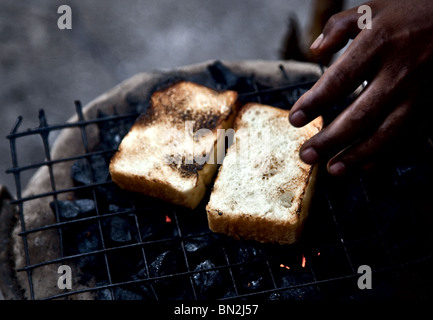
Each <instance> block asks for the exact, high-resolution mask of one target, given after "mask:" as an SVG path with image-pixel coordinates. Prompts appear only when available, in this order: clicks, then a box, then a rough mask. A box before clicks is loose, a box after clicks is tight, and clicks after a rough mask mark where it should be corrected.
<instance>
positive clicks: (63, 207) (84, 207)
mask: <svg viewBox="0 0 433 320" xmlns="http://www.w3.org/2000/svg"><path fill="white" fill-rule="evenodd" d="M50 207H51V210H52V211H53V212H54V213H55V212H56V203H55V202H54V201H52V202H50ZM57 208H58V210H59V212H58V213H59V217H60V219H61V221H65V220H73V219H78V218H81V217H84V216H90V215H91V213H93V212H94V211H95V203H94V201H93V200H91V199H78V200H73V201H69V200H65V201H57Z"/></svg>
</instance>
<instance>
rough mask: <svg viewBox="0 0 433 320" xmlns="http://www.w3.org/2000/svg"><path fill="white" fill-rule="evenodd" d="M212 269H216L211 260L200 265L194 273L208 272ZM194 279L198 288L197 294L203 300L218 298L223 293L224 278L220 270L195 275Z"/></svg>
mask: <svg viewBox="0 0 433 320" xmlns="http://www.w3.org/2000/svg"><path fill="white" fill-rule="evenodd" d="M212 268H215V265H214V264H213V263H212V262H211V261H210V260H205V261H203V262H202V263H200V264H199V265H198V266H197V267H196V268H195V269H194V271H201V270H208V269H212ZM192 279H193V281H194V284H195V286H196V293H197V294H198V296H199V297H201V298H207V299H209V298H216V295H218V293H220V292H221V289H222V288H221V285H222V283H223V282H222V281H223V278H222V275H221V273H220V271H219V270H209V271H203V272H198V273H194V275H193V276H192Z"/></svg>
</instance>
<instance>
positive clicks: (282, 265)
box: [280, 264, 290, 270]
mask: <svg viewBox="0 0 433 320" xmlns="http://www.w3.org/2000/svg"><path fill="white" fill-rule="evenodd" d="M280 267H281V268H286V269H287V270H290V267H289V266H285V265H284V264H280Z"/></svg>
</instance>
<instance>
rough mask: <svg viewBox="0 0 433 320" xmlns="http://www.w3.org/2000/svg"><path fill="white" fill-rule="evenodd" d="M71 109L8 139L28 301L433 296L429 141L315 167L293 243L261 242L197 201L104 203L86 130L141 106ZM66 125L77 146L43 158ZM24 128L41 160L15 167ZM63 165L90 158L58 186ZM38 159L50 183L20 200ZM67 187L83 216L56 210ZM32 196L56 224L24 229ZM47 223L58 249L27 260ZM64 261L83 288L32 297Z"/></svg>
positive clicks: (266, 92) (257, 94)
mask: <svg viewBox="0 0 433 320" xmlns="http://www.w3.org/2000/svg"><path fill="white" fill-rule="evenodd" d="M283 71H284V70H283ZM312 84H313V83H312V82H306V83H298V84H295V85H293V84H291V85H288V86H283V87H277V88H267V89H262V90H260V89H259V86H258V85H257V84H255V89H256V90H255V91H254V92H248V93H243V94H242V95H243V97H244V98H245V99H252V100H255V101H258V102H262V101H265V102H266V101H267V100H268V99H269V97H272V95H275V93H276V92H279V93H281V92H283V93H285V94H293V92H294V91H295V90H300V89H306V88H308V87H310V86H311V85H312ZM300 93H302V92H298V94H300ZM76 114H77V117H78V121H76V122H73V123H66V124H63V125H48V123H47V119H46V116H45V114H44V112H43V111H41V112H40V114H39V120H40V125H39V127H38V128H36V129H31V130H27V131H19V126H20V123H21V118H19V119H18V121H17V124H16V125H15V127H14V128H13V130H12V132H11V134H10V135H9V136H8V139H9V141H10V148H11V155H12V165H13V167H12V169H10V170H8V172H9V173H11V174H13V175H14V178H15V183H16V190H17V194H16V200H14V201H13V203H14V204H16V205H17V208H18V211H19V218H20V223H21V228H22V230H21V232H20V233H19V235H20V236H21V237H22V241H23V246H24V254H25V266H24V267H22V268H20V269H18V270H17V271H18V272H24V273H26V275H27V279H28V284H29V292H30V298H31V299H59V298H73V297H74V296H78V295H79V294H82V293H89V294H93V297H94V298H98V299H151V300H164V299H179V298H182V299H194V300H197V299H209V298H212V299H214V298H215V299H233V298H243V299H248V298H253V297H254V298H257V297H259V298H262V299H271V300H275V299H322V298H335V299H369V298H393V297H395V296H396V295H399V296H401V295H402V294H403V295H405V296H409V297H412V298H419V297H421V298H432V293H431V292H430V291H429V290H428V289H426V288H427V287H428V285H429V283H430V284H431V283H433V278H432V275H431V274H430V273H429V272H428V271H423V270H429V268H430V270H431V266H433V249H432V248H433V239H432V237H431V234H429V230H431V227H433V219H432V217H431V216H433V215H431V213H433V206H432V205H431V203H429V201H428V199H429V198H428V195H429V194H430V195H431V193H432V191H433V187H432V186H433V185H432V183H431V181H432V178H433V166H432V165H431V164H432V163H433V162H432V161H431V160H432V152H431V149H429V147H428V146H426V145H424V144H423V145H422V146H423V149H422V152H420V155H418V156H412V157H409V158H408V159H399V160H400V161H397V162H396V163H395V164H392V165H390V166H388V167H386V168H383V170H381V171H380V172H379V173H375V174H374V175H371V174H368V173H361V174H357V175H353V176H350V177H347V178H345V179H333V178H331V177H329V176H328V175H327V174H326V173H325V171H326V170H324V168H321V169H322V170H320V172H321V173H320V175H319V178H318V179H319V180H318V186H317V192H316V194H315V197H314V202H313V207H312V208H311V213H310V216H309V218H308V221H307V224H306V226H305V230H304V234H303V237H302V239H301V241H300V242H299V243H297V244H295V245H291V246H279V245H265V244H259V243H255V242H252V241H236V240H233V239H231V238H228V237H225V236H222V235H216V234H214V233H212V232H210V231H209V230H208V229H207V221H206V214H205V213H204V210H205V209H204V205H201V206H199V207H198V208H197V209H196V212H190V211H189V210H186V209H183V208H179V207H176V206H171V205H169V204H165V203H162V202H160V201H158V200H154V199H150V198H146V197H144V198H143V197H142V198H140V200H138V202H137V198H135V197H134V196H128V195H125V202H124V203H123V204H122V205H121V206H120V205H109V206H107V204H106V203H105V201H106V199H107V192H121V191H118V190H117V189H116V186H115V185H114V183H113V182H112V181H111V180H110V179H107V180H106V181H101V179H99V178H98V177H95V172H94V169H93V163H92V161H93V160H94V157H99V156H102V157H110V156H111V155H112V154H113V153H114V152H115V151H116V149H115V148H114V149H102V150H93V149H91V147H90V144H89V139H88V134H87V131H86V128H87V127H88V126H90V125H95V124H96V125H101V124H102V125H103V124H115V123H117V122H119V121H125V120H128V121H133V120H134V119H135V118H136V117H137V116H138V114H137V113H131V114H122V115H110V116H108V115H106V116H101V117H99V118H97V119H85V118H84V116H83V112H82V107H81V104H80V103H79V102H76ZM65 128H77V129H78V130H79V132H80V134H81V137H80V139H81V143H82V147H83V150H84V153H83V154H79V155H76V156H73V157H67V158H61V159H51V150H50V144H49V135H50V133H52V132H53V131H58V130H62V129H65ZM27 136H39V137H40V138H41V140H42V146H43V150H44V155H45V160H44V161H42V162H39V163H36V164H31V165H26V166H21V165H20V162H19V159H18V151H17V146H16V142H17V141H18V140H20V139H21V138H23V137H27ZM71 161H75V162H76V161H84V162H85V163H86V164H87V165H88V167H89V168H90V177H89V178H90V182H89V183H87V184H84V185H75V186H73V187H71V188H66V189H62V188H60V189H59V188H58V187H57V183H56V179H57V177H56V176H55V172H54V167H55V166H56V165H57V164H59V163H64V162H71ZM40 167H47V169H48V171H47V172H48V175H49V178H50V185H51V190H50V191H48V192H43V193H40V194H36V195H31V196H25V197H24V196H23V194H22V190H23V187H22V184H21V175H22V174H23V173H24V172H26V171H29V170H34V169H37V168H40ZM101 190H102V193H101ZM107 190H108V191H107ZM113 190H114V191H113ZM69 193H74V194H75V195H78V196H77V199H79V198H80V196H79V195H80V194H83V193H85V194H86V198H87V199H90V200H91V201H92V202H93V204H94V209H92V213H91V214H88V215H86V216H78V217H76V218H71V219H65V218H62V217H61V212H62V208H61V206H62V201H60V200H59V199H58V198H59V196H60V195H63V194H69ZM101 194H102V195H101ZM414 196H416V198H414ZM39 198H52V202H51V204H52V206H51V209H52V211H53V213H54V215H55V223H52V224H47V225H42V226H40V227H37V228H30V229H29V228H28V227H27V225H26V215H27V214H29V213H28V212H26V211H25V210H26V209H25V206H24V204H25V203H26V202H30V201H32V200H35V199H39ZM47 210H49V208H47ZM150 216H153V217H155V220H152V218H149V217H150ZM117 218H121V219H120V220H119V219H117ZM148 218H149V219H150V220H147V219H148ZM116 219H117V220H116ZM125 221H127V222H128V223H125ZM149 221H150V222H149ZM149 223H150V224H152V223H154V224H155V225H158V228H159V229H158V232H156V235H155V234H152V235H151V236H149V235H148V234H147V233H146V232H145V231H146V227H147V226H148V225H149ZM107 226H108V228H109V227H110V226H111V228H112V229H113V228H120V230H123V232H124V233H126V234H129V236H128V237H129V238H128V239H126V240H127V241H123V240H124V239H123V240H122V241H123V242H122V241H121V242H117V243H116V242H115V241H113V239H112V238H110V235H109V234H108V233H109V232H110V231H109V229H107ZM113 226H114V227H113ZM429 228H430V229H429ZM50 230H51V231H55V232H56V233H57V239H58V241H59V255H58V256H57V257H55V258H53V259H51V258H50V259H47V260H41V261H38V262H34V261H31V259H30V256H31V254H30V252H29V250H31V246H30V245H29V236H30V235H32V234H38V233H41V232H42V233H43V232H48V231H50ZM83 230H87V231H86V235H87V238H86V241H87V242H88V243H90V245H89V247H88V248H86V249H85V250H81V251H80V250H77V249H76V248H71V246H72V244H71V241H70V240H68V239H69V238H71V234H73V236H74V237H79V236H80V234H81V233H83ZM107 230H108V231H107ZM111 237H112V236H111ZM74 239H76V238H74ZM32 241H34V240H33V239H32ZM62 264H66V265H68V264H74V265H79V267H80V269H81V270H84V271H83V274H82V275H77V276H79V277H81V279H80V280H79V281H78V283H79V284H80V282H81V284H82V283H87V284H86V285H81V286H80V285H78V288H76V287H75V288H72V289H71V290H67V289H66V290H60V289H59V290H58V293H56V294H51V295H49V296H38V295H37V294H35V290H36V288H35V281H34V276H33V275H34V272H35V270H37V269H39V268H43V267H46V266H53V267H54V266H58V265H62ZM360 265H368V266H370V267H371V268H372V270H373V279H374V280H373V281H374V282H373V289H372V290H360V289H359V288H358V286H357V280H358V278H359V276H360V274H358V267H359V266H360ZM53 270H57V268H54V269H53ZM74 276H75V275H74ZM89 279H91V280H89ZM92 279H93V280H92ZM86 281H87V282H86ZM413 281H415V283H416V285H413ZM88 283H91V284H90V285H89V284H88ZM409 284H411V285H409ZM38 285H40V282H38ZM47 285H50V286H53V284H52V283H50V284H47ZM74 286H75V284H74Z"/></svg>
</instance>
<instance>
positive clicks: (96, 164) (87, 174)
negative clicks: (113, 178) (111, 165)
mask: <svg viewBox="0 0 433 320" xmlns="http://www.w3.org/2000/svg"><path fill="white" fill-rule="evenodd" d="M89 161H90V163H91V166H90V165H89ZM71 174H72V179H73V180H74V181H75V183H77V184H78V185H90V184H92V180H93V183H102V182H106V181H107V179H108V177H109V175H110V173H109V170H108V164H107V161H106V159H105V158H104V156H103V155H101V154H95V155H92V156H90V158H89V160H88V159H86V158H83V159H79V160H77V161H75V162H74V164H73V165H72V167H71ZM92 175H93V176H92Z"/></svg>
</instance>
